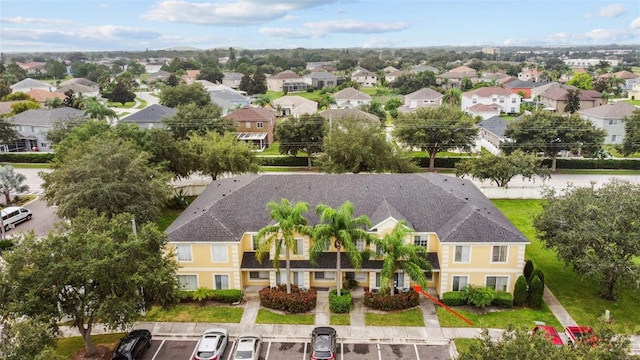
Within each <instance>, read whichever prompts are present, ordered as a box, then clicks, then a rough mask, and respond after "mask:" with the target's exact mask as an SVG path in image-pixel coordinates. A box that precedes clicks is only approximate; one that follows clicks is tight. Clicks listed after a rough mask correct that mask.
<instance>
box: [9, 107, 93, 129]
mask: <svg viewBox="0 0 640 360" xmlns="http://www.w3.org/2000/svg"><path fill="white" fill-rule="evenodd" d="M80 117H86V116H85V115H84V111H82V110H78V109H74V108H70V107H61V108H56V109H32V110H27V111H24V112H21V113H19V114H17V115H14V116H12V117H10V118H9V119H7V121H8V122H11V123H14V124H16V125H28V126H45V127H46V126H53V124H54V123H56V122H58V121H64V120H69V119H77V118H80Z"/></svg>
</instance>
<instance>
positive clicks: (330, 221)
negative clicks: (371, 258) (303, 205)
mask: <svg viewBox="0 0 640 360" xmlns="http://www.w3.org/2000/svg"><path fill="white" fill-rule="evenodd" d="M353 211H354V206H353V204H352V203H351V202H350V201H346V202H344V203H343V204H342V205H340V207H339V208H338V209H337V210H336V209H333V208H332V207H330V206H327V205H324V204H320V205H318V206H317V207H316V213H317V214H318V215H320V221H321V223H320V224H318V225H316V226H315V228H314V231H313V246H312V247H311V250H310V254H309V257H310V260H311V263H313V264H315V263H316V261H317V259H318V256H319V255H320V254H321V253H323V252H325V251H326V249H328V248H329V246H330V245H331V241H333V244H334V246H335V248H336V269H337V274H336V291H337V292H338V296H340V289H342V271H341V264H340V253H341V252H342V249H344V250H345V251H346V253H347V255H348V256H349V260H350V261H351V265H352V266H353V268H354V269H356V270H357V269H360V267H361V266H362V253H361V252H360V250H358V247H357V246H356V241H357V240H359V239H362V240H365V241H366V242H367V243H369V242H370V241H371V239H372V236H371V234H369V233H368V232H367V230H366V229H367V228H369V227H371V220H369V218H368V217H367V216H366V215H360V216H358V217H356V218H354V217H353Z"/></svg>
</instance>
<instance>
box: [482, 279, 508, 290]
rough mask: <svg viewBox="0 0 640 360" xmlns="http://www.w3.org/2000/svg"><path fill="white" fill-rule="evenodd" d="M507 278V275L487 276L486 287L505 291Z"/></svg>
mask: <svg viewBox="0 0 640 360" xmlns="http://www.w3.org/2000/svg"><path fill="white" fill-rule="evenodd" d="M508 283H509V278H508V277H507V276H487V285H486V286H487V287H488V288H492V289H493V290H495V291H507V284H508Z"/></svg>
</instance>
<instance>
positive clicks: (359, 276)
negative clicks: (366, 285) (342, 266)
mask: <svg viewBox="0 0 640 360" xmlns="http://www.w3.org/2000/svg"><path fill="white" fill-rule="evenodd" d="M354 279H356V280H357V281H365V280H367V273H366V272H364V271H358V272H357V273H356V274H355V275H354Z"/></svg>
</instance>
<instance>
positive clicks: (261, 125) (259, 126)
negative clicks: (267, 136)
mask: <svg viewBox="0 0 640 360" xmlns="http://www.w3.org/2000/svg"><path fill="white" fill-rule="evenodd" d="M256 127H257V128H258V129H262V128H263V127H264V124H263V123H262V121H259V122H258V123H257V124H256Z"/></svg>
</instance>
